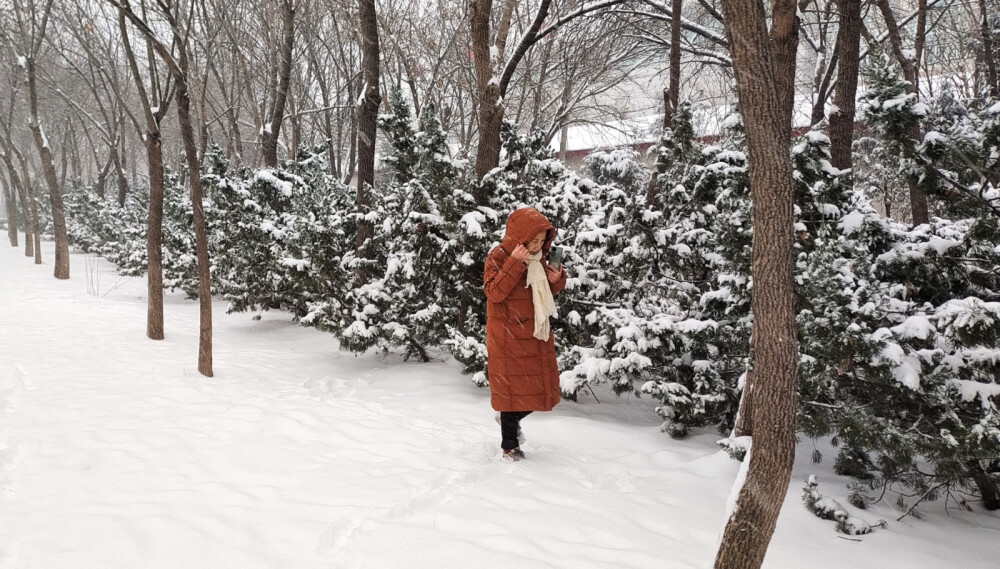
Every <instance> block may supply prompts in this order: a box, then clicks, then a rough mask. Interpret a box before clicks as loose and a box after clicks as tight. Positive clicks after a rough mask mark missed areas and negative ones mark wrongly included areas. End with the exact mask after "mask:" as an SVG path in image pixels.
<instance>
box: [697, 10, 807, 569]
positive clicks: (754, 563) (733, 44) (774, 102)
mask: <svg viewBox="0 0 1000 569" xmlns="http://www.w3.org/2000/svg"><path fill="white" fill-rule="evenodd" d="M722 10H723V14H724V16H725V28H726V36H727V38H728V40H729V47H730V52H731V54H732V59H733V70H734V72H735V74H736V88H737V93H738V95H739V101H740V112H741V114H742V115H743V123H744V125H745V128H746V133H747V155H748V160H749V166H750V189H751V195H752V200H753V208H752V211H751V221H752V224H753V251H752V254H751V272H752V274H753V285H754V286H753V292H752V299H751V308H752V310H753V314H754V319H753V329H752V332H751V354H752V355H753V369H754V373H753V381H752V383H749V384H748V385H747V388H749V389H751V391H750V392H749V395H750V397H749V399H752V407H750V412H751V413H752V415H753V416H752V420H751V424H752V428H753V444H752V447H751V451H750V457H749V458H748V460H749V464H748V465H746V466H745V468H746V469H747V472H746V479H745V482H744V484H743V486H742V487H741V488H740V489H739V493H738V497H737V503H736V506H735V509H734V511H733V512H732V514H731V516H730V517H729V519H728V521H727V523H726V527H725V530H724V532H723V538H722V543H721V545H720V547H719V551H718V554H717V556H716V558H715V568H716V569H757V568H759V567H760V565H761V563H763V561H764V555H765V553H766V552H767V546H768V544H769V543H770V540H771V536H772V535H773V533H774V528H775V524H776V523H777V520H778V513H779V511H780V510H781V504H782V502H783V501H784V499H785V494H786V492H787V490H788V483H789V481H790V479H791V473H792V463H793V461H794V458H795V410H796V371H797V363H798V341H797V338H796V328H795V296H794V286H793V285H794V283H793V278H792V268H793V264H792V244H793V224H794V216H793V197H794V183H793V179H792V164H791V158H790V154H789V146H790V143H791V119H792V102H793V97H792V95H793V90H792V88H793V81H792V79H793V78H794V74H795V58H794V54H795V49H796V47H797V38H798V19H797V18H796V5H795V1H794V0H774V1H773V2H772V3H771V14H772V25H771V30H770V33H769V32H768V28H767V13H766V11H765V9H764V6H763V4H762V3H761V2H760V0H723V2H722ZM743 412H745V410H741V413H743Z"/></svg>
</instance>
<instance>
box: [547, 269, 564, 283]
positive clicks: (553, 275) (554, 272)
mask: <svg viewBox="0 0 1000 569" xmlns="http://www.w3.org/2000/svg"><path fill="white" fill-rule="evenodd" d="M561 276H562V269H553V268H552V267H551V266H549V265H545V277H546V278H547V279H549V283H550V284H555V282H556V281H558V280H559V277H561Z"/></svg>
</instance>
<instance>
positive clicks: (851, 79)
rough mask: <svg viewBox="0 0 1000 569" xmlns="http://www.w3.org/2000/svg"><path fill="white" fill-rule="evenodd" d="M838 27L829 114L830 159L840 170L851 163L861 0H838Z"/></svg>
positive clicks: (852, 162)
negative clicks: (834, 78)
mask: <svg viewBox="0 0 1000 569" xmlns="http://www.w3.org/2000/svg"><path fill="white" fill-rule="evenodd" d="M838 8H839V11H840V27H839V28H838V30H837V53H836V57H837V90H836V92H835V93H834V96H833V104H834V106H835V107H837V110H836V111H834V112H833V114H831V115H830V163H831V164H833V165H834V166H835V167H837V168H840V169H841V170H846V169H850V168H853V167H854V160H853V157H852V156H851V148H852V144H853V143H854V120H855V115H856V109H855V104H854V102H855V99H856V98H857V93H858V69H859V67H860V49H861V0H839V4H838Z"/></svg>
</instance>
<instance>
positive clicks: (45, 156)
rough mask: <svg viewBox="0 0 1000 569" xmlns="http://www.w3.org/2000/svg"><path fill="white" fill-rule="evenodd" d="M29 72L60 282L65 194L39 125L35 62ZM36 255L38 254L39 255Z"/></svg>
mask: <svg viewBox="0 0 1000 569" xmlns="http://www.w3.org/2000/svg"><path fill="white" fill-rule="evenodd" d="M27 68H28V103H29V112H30V113H31V115H30V119H29V125H28V126H29V127H30V128H31V134H32V135H33V138H34V140H35V148H36V149H37V150H38V158H39V160H40V161H41V163H42V175H43V176H44V177H45V183H46V184H47V185H48V187H49V201H50V202H51V204H52V230H53V233H54V234H55V240H56V261H55V270H54V271H53V275H54V276H55V277H56V278H57V279H68V278H69V240H68V238H67V235H66V216H65V214H64V213H63V199H62V190H61V189H60V188H59V178H58V177H57V176H56V166H55V163H53V161H52V150H51V149H50V148H49V142H48V140H47V139H46V138H45V134H44V133H43V132H42V127H41V124H39V122H38V91H37V88H36V85H35V59H34V57H29V58H27ZM36 255H37V252H36Z"/></svg>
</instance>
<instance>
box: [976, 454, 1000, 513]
mask: <svg viewBox="0 0 1000 569" xmlns="http://www.w3.org/2000/svg"><path fill="white" fill-rule="evenodd" d="M968 467H969V473H970V475H971V476H972V480H973V481H974V482H975V483H976V488H978V489H979V497H980V498H982V499H983V507H984V508H986V509H987V510H989V511H991V512H993V511H996V510H1000V485H998V484H997V479H996V478H994V477H993V476H991V475H990V474H989V473H988V472H986V470H984V469H983V467H982V466H981V465H980V464H979V461H978V460H973V461H971V462H969V464H968Z"/></svg>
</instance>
